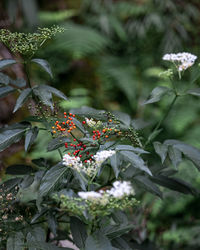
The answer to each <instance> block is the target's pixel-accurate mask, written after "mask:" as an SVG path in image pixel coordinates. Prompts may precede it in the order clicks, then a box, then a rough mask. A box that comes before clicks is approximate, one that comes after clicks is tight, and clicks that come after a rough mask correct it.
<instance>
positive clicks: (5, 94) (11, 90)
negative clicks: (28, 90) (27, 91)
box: [0, 86, 16, 98]
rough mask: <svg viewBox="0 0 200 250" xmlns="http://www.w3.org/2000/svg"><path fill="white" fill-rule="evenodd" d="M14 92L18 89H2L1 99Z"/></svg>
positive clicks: (6, 87)
mask: <svg viewBox="0 0 200 250" xmlns="http://www.w3.org/2000/svg"><path fill="white" fill-rule="evenodd" d="M14 91H16V89H15V88H13V87H11V86H5V87H0V98H3V97H5V96H7V95H8V94H10V93H12V92H14Z"/></svg>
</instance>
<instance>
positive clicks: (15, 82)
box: [10, 78, 26, 88]
mask: <svg viewBox="0 0 200 250" xmlns="http://www.w3.org/2000/svg"><path fill="white" fill-rule="evenodd" d="M10 83H11V84H12V85H14V86H16V87H17V88H23V87H25V86H26V81H25V80H24V79H23V78H17V79H16V80H13V79H11V80H10Z"/></svg>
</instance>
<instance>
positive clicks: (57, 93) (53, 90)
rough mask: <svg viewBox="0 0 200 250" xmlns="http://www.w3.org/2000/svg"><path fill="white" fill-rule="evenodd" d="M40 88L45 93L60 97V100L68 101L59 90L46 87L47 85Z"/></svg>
mask: <svg viewBox="0 0 200 250" xmlns="http://www.w3.org/2000/svg"><path fill="white" fill-rule="evenodd" d="M40 88H43V89H45V90H46V91H48V92H49V93H52V94H54V95H56V96H58V97H60V98H62V99H64V100H68V98H67V97H66V95H65V94H64V93H63V92H61V91H60V90H58V89H56V88H53V87H51V86H48V85H40Z"/></svg>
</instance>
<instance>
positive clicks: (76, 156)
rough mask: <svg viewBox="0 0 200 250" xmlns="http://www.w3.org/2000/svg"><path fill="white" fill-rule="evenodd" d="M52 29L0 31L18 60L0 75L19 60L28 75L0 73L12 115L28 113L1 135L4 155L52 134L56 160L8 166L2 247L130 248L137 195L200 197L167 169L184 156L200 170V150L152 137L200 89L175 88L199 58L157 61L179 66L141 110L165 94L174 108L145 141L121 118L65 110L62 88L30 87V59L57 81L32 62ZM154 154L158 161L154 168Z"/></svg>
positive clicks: (0, 89)
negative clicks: (63, 243)
mask: <svg viewBox="0 0 200 250" xmlns="http://www.w3.org/2000/svg"><path fill="white" fill-rule="evenodd" d="M58 32H59V33H60V32H63V29H62V28H60V27H53V28H51V29H47V28H43V29H38V32H37V33H34V34H24V33H11V32H10V31H8V30H1V32H0V41H2V42H3V43H4V44H5V45H6V46H7V47H8V48H9V49H10V50H11V51H12V52H13V53H14V54H15V56H16V58H15V59H3V60H1V61H0V69H1V70H2V69H4V68H6V67H8V66H11V65H12V64H16V63H21V64H23V66H24V72H25V73H26V79H25V80H24V79H15V80H14V79H11V78H10V77H9V76H7V75H6V74H5V73H0V98H2V97H4V96H6V95H8V94H10V93H12V92H19V96H18V98H17V101H16V105H15V107H14V110H13V112H16V111H17V110H18V109H19V108H21V107H22V106H24V105H25V104H27V103H28V102H29V104H28V105H27V106H28V109H29V111H30V116H29V117H27V118H26V119H24V120H23V121H21V122H18V123H15V124H12V125H8V126H6V127H3V128H1V129H0V151H3V150H5V149H6V148H8V147H9V146H11V145H12V144H13V143H17V142H18V141H19V140H21V139H22V140H23V138H24V148H25V151H26V152H28V151H29V150H31V146H32V145H33V144H34V143H35V140H36V138H37V136H38V134H39V133H40V131H41V130H44V131H46V133H47V134H50V135H51V136H52V139H51V140H50V141H49V143H48V145H47V151H49V152H52V154H54V153H55V152H56V151H58V152H59V154H60V161H59V162H57V163H56V164H55V165H52V163H51V162H48V160H46V159H45V158H39V159H32V162H31V163H30V164H29V165H22V164H15V165H12V166H8V167H7V169H6V175H7V179H9V180H6V179H3V181H2V183H1V187H0V204H1V212H0V240H1V249H9V250H14V249H30V250H31V249H43V250H45V249H55V250H56V249H62V247H59V244H60V240H68V241H70V242H72V243H73V244H75V245H76V246H77V247H78V248H79V249H82V250H91V249H96V250H104V249H105V250H112V249H123V250H124V249H134V247H135V246H136V242H134V241H133V239H132V238H131V234H128V233H129V232H131V230H134V225H133V223H132V222H131V220H129V217H128V213H130V212H131V213H132V214H133V215H134V212H135V210H136V209H138V208H139V206H140V193H141V190H146V191H148V192H152V193H153V194H154V195H157V196H159V197H162V192H161V188H160V186H163V187H167V188H169V189H172V190H175V191H178V192H182V193H185V194H192V195H195V194H197V193H198V191H197V190H196V189H195V188H194V187H192V186H191V184H189V183H187V182H186V181H184V180H181V179H179V178H177V177H172V174H173V171H171V172H170V171H166V170H168V169H169V168H172V166H175V167H176V168H178V166H179V164H180V163H181V162H182V161H183V159H184V158H187V159H189V160H190V161H191V162H192V163H193V164H194V165H195V166H196V167H197V168H198V169H200V150H199V149H197V148H195V147H193V146H190V145H188V144H186V143H184V142H181V141H178V140H165V141H164V142H162V143H161V142H159V141H155V139H156V137H158V135H159V134H160V133H161V126H162V125H163V122H164V121H165V119H166V118H167V116H168V114H169V112H170V111H171V109H172V108H173V106H174V105H175V104H176V101H177V99H178V98H180V97H184V96H186V95H195V96H199V93H200V89H198V88H196V89H195V88H193V89H188V90H182V89H181V87H180V89H178V88H177V86H176V85H175V81H174V79H176V78H177V73H178V79H179V80H181V78H182V76H183V73H184V71H185V70H187V69H188V68H189V67H191V66H192V65H193V64H194V62H195V60H196V56H193V55H191V54H189V53H179V54H172V55H171V54H168V55H165V56H164V57H163V59H164V60H167V61H170V62H172V63H173V64H172V65H174V66H175V68H172V67H170V68H169V69H168V70H167V71H166V72H163V73H162V76H165V77H168V78H170V80H171V83H172V86H171V87H168V88H167V87H163V86H158V87H156V88H155V89H154V90H153V91H152V92H151V94H150V96H149V98H148V99H147V100H146V101H145V102H144V103H143V105H146V104H151V103H155V102H158V101H160V100H161V99H162V98H163V97H164V96H165V95H166V94H168V96H172V102H171V104H170V106H169V107H168V108H167V109H166V113H165V114H164V115H163V118H162V119H161V120H160V121H158V123H157V125H156V126H155V127H154V128H152V132H151V133H150V135H149V136H148V138H144V137H143V136H142V131H141V130H140V131H136V129H135V128H134V122H133V120H131V117H130V116H129V115H127V114H125V113H121V112H113V113H111V112H108V111H105V110H95V109H93V108H90V107H82V108H80V109H72V110H68V111H62V110H60V108H59V105H58V104H57V99H55V96H56V97H57V98H61V99H65V100H68V98H67V97H66V96H65V95H64V94H63V93H62V92H61V91H59V90H57V89H55V88H53V87H51V86H48V85H45V84H40V83H38V85H33V82H32V80H31V79H30V74H29V70H30V65H31V64H32V63H36V64H38V65H39V66H40V67H41V68H42V69H44V70H45V71H46V72H47V73H48V74H49V76H50V77H52V76H53V75H52V71H51V67H50V65H49V63H48V62H47V61H46V60H44V59H38V58H33V56H34V55H35V52H36V51H37V50H38V49H39V48H40V47H41V46H42V45H43V44H44V43H45V41H46V40H48V39H50V38H52V37H53V36H54V35H55V34H56V33H58ZM193 84H194V82H193ZM155 154H158V155H159V156H160V158H161V162H157V167H155V166H153V167H151V165H150V164H149V163H150V162H151V157H152V156H154V155H155ZM169 173H170V174H169ZM133 244H134V245H133ZM64 249H66V248H64ZM67 249H70V248H67Z"/></svg>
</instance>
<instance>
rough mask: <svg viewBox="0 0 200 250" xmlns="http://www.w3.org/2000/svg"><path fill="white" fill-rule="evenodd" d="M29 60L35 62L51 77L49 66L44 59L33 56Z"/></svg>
mask: <svg viewBox="0 0 200 250" xmlns="http://www.w3.org/2000/svg"><path fill="white" fill-rule="evenodd" d="M31 61H32V62H34V63H37V64H38V65H39V66H40V67H41V68H43V69H44V70H45V71H46V72H47V73H48V74H49V75H50V76H51V78H53V74H52V71H51V67H50V65H49V63H48V62H47V61H46V60H44V59H39V58H35V59H32V60H31Z"/></svg>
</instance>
